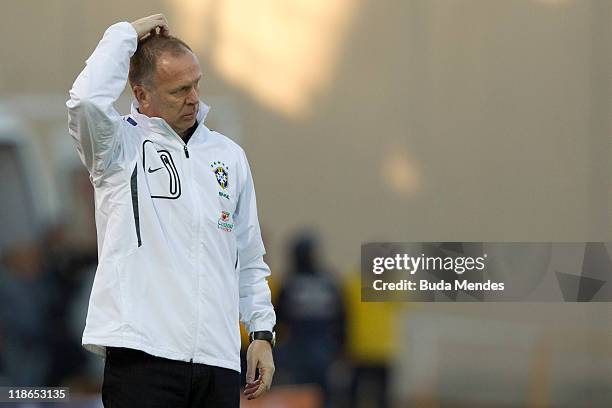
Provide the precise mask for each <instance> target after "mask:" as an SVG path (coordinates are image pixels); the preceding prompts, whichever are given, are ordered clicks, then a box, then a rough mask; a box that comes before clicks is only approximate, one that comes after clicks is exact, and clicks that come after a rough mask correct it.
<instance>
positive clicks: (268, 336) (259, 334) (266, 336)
mask: <svg viewBox="0 0 612 408" xmlns="http://www.w3.org/2000/svg"><path fill="white" fill-rule="evenodd" d="M254 340H265V341H267V342H268V343H270V345H271V346H272V347H274V345H275V344H276V332H273V331H255V332H251V334H249V343H252V342H253V341H254Z"/></svg>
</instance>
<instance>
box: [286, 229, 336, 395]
mask: <svg viewBox="0 0 612 408" xmlns="http://www.w3.org/2000/svg"><path fill="white" fill-rule="evenodd" d="M290 256H291V269H290V270H289V274H288V275H287V277H286V278H285V280H284V281H283V283H282V284H281V287H280V291H279V297H278V301H277V304H276V311H277V319H278V324H279V327H281V329H279V330H282V336H281V337H282V338H283V342H282V344H280V345H279V348H278V351H277V353H276V356H277V361H278V365H279V368H280V369H281V370H282V371H283V375H284V376H285V380H286V381H289V382H292V383H295V384H317V385H319V386H320V387H321V389H322V391H323V393H324V399H325V404H326V406H331V403H332V390H331V389H330V381H329V374H330V368H331V367H332V365H333V364H334V362H335V361H336V360H337V359H338V358H340V357H341V355H342V349H343V345H344V337H345V336H344V333H345V328H344V326H345V316H344V306H343V299H342V296H341V292H340V289H339V288H338V286H337V284H336V282H335V281H334V279H333V278H332V275H331V273H330V271H329V270H327V268H326V267H325V266H324V265H323V263H322V262H321V259H320V242H319V240H318V238H317V237H316V236H315V235H314V234H312V233H309V232H302V233H299V234H297V235H296V236H295V238H294V239H293V241H292V244H291V247H290Z"/></svg>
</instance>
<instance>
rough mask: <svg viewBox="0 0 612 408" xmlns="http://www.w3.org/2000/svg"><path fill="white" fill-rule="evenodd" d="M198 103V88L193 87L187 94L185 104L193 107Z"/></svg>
mask: <svg viewBox="0 0 612 408" xmlns="http://www.w3.org/2000/svg"><path fill="white" fill-rule="evenodd" d="M198 101H199V95H198V88H196V87H193V88H191V91H190V92H189V95H187V101H186V102H187V103H188V104H191V105H195V104H196V103H198Z"/></svg>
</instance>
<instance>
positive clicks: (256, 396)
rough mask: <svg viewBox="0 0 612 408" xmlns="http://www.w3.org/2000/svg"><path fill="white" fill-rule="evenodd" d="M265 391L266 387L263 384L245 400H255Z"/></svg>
mask: <svg viewBox="0 0 612 408" xmlns="http://www.w3.org/2000/svg"><path fill="white" fill-rule="evenodd" d="M266 391H268V387H266V385H265V384H263V383H262V384H261V385H260V386H259V387H258V388H257V391H255V392H254V393H253V394H250V395H249V396H248V397H247V399H255V398H259V397H261V396H262V395H263V394H264V393H265V392H266Z"/></svg>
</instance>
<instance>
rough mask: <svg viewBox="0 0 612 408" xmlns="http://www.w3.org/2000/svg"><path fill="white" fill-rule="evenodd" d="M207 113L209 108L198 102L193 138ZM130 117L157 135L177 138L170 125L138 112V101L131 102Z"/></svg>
mask: <svg viewBox="0 0 612 408" xmlns="http://www.w3.org/2000/svg"><path fill="white" fill-rule="evenodd" d="M208 111H210V106H208V105H206V104H205V103H204V102H202V101H200V105H199V109H198V114H197V115H196V121H197V122H198V127H197V128H196V130H195V132H194V134H193V136H195V134H196V132H198V130H199V129H200V128H201V127H202V125H203V123H204V119H206V116H207V115H208ZM130 116H132V117H133V118H134V120H135V121H136V122H137V123H138V124H140V125H142V126H143V127H147V128H149V129H150V130H152V131H153V132H155V133H159V134H162V135H168V136H172V135H174V136H177V137H178V135H177V134H176V132H174V131H173V130H172V128H171V127H170V125H168V123H167V122H166V121H165V120H164V119H162V118H158V117H149V116H147V115H144V114H142V113H140V112H139V111H138V101H132V107H131V114H130ZM193 136H192V137H193ZM179 138H180V137H179Z"/></svg>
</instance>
